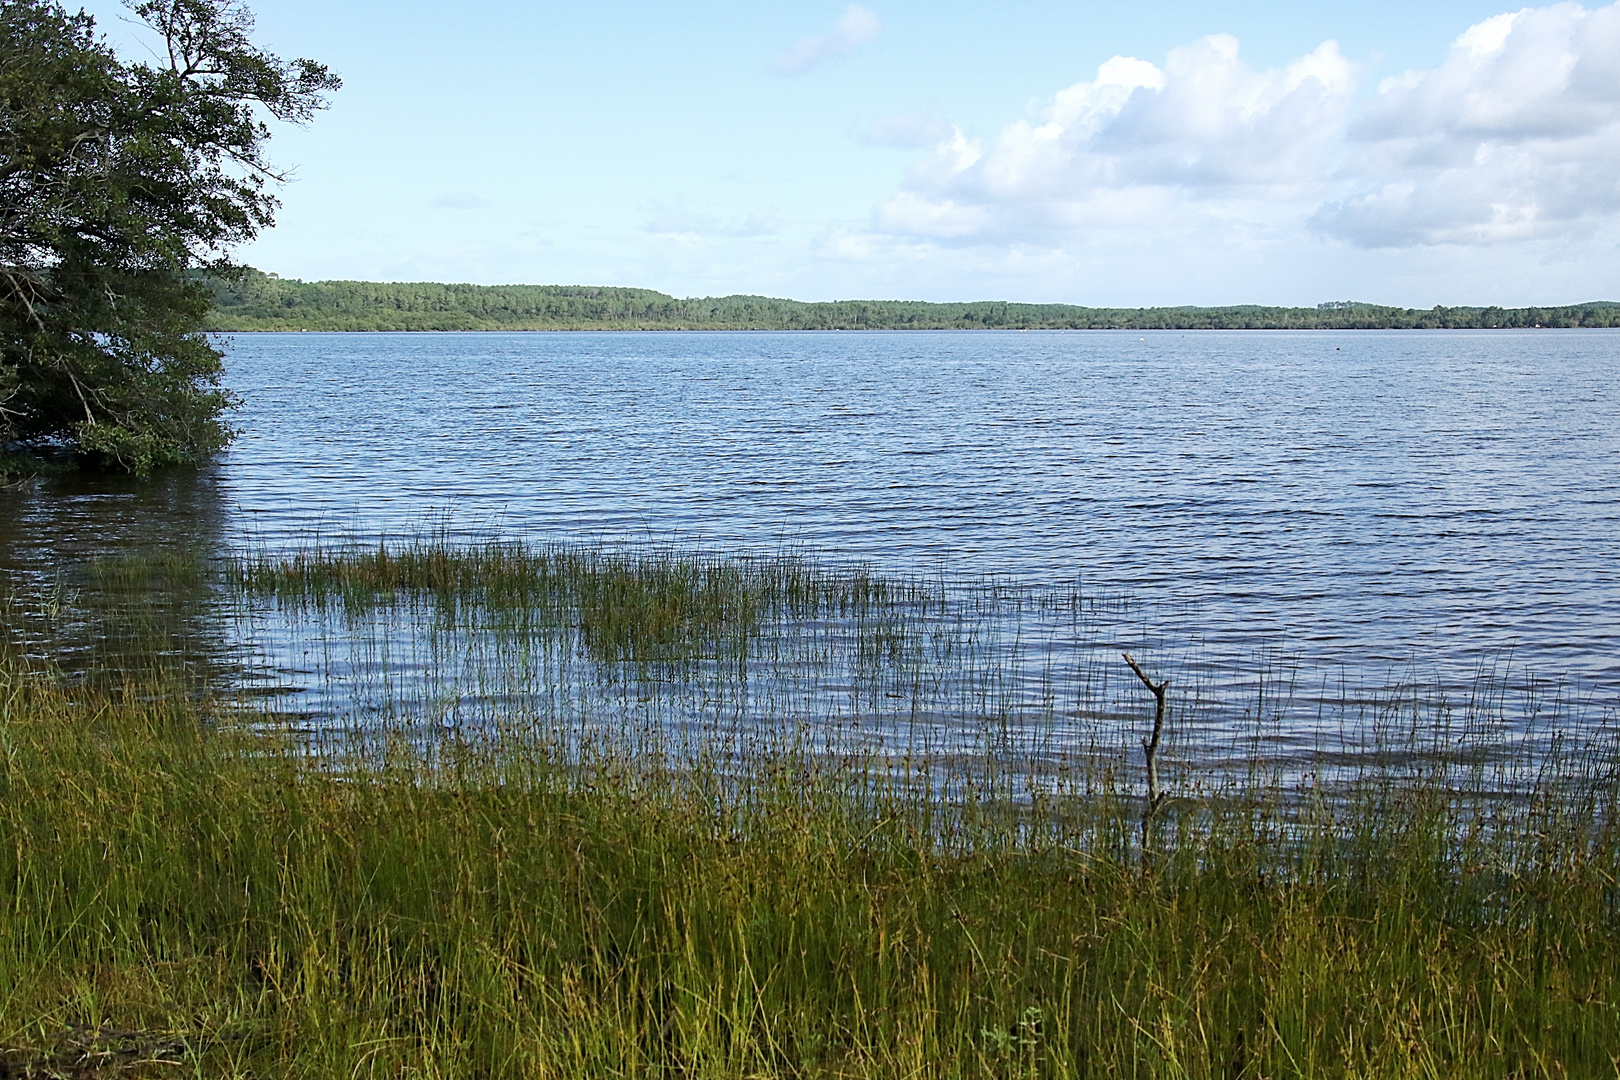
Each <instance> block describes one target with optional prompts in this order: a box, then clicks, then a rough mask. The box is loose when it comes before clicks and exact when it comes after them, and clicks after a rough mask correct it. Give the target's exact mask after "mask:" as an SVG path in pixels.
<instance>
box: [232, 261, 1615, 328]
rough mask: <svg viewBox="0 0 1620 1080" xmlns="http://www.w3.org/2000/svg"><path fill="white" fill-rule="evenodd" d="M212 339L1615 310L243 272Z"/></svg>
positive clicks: (1604, 320) (1569, 314)
mask: <svg viewBox="0 0 1620 1080" xmlns="http://www.w3.org/2000/svg"><path fill="white" fill-rule="evenodd" d="M210 284H211V287H212V288H213V290H214V294H215V299H216V303H217V306H216V308H215V310H214V313H213V314H212V315H211V316H210V318H209V320H208V323H207V329H209V330H216V331H227V332H228V331H251V330H984V329H995V330H1058V329H1062V330H1108V329H1114V330H1239V329H1268V330H1271V329H1277V330H1313V329H1314V330H1377V329H1425V328H1468V327H1480V328H1486V327H1529V326H1544V327H1547V326H1620V303H1614V302H1607V301H1605V302H1595V303H1588V304H1574V305H1570V306H1568V307H1548V308H1499V307H1487V308H1476V307H1454V308H1439V307H1437V308H1432V309H1428V310H1415V309H1411V308H1393V307H1379V306H1377V305H1373V304H1358V303H1336V304H1324V305H1322V306H1319V307H1314V308H1283V307H1258V306H1249V305H1245V306H1241V307H1219V308H1199V307H1161V308H1089V307H1075V306H1072V305H1069V304H1008V303H1001V302H997V301H977V302H973V303H965V304H929V303H923V302H921V301H913V300H840V301H837V302H834V303H825V304H810V303H802V302H800V301H797V300H776V299H772V298H770V297H765V296H721V297H706V298H703V299H690V300H678V299H676V298H675V297H672V296H666V295H664V294H663V293H659V292H653V291H652V290H650V289H618V288H598V287H595V286H581V285H439V284H433V283H428V282H422V283H415V282H412V283H378V282H368V281H297V280H294V279H290V278H278V277H275V276H274V275H269V274H261V273H258V272H257V271H253V272H250V273H249V274H248V275H247V276H246V277H245V278H244V279H243V280H242V281H240V282H238V283H230V282H224V281H218V280H215V281H211V283H210Z"/></svg>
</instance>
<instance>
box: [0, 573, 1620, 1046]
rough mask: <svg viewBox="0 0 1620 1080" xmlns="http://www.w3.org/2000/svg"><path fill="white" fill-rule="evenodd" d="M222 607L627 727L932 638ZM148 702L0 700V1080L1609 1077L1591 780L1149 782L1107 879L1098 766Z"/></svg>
mask: <svg viewBox="0 0 1620 1080" xmlns="http://www.w3.org/2000/svg"><path fill="white" fill-rule="evenodd" d="M503 552H504V554H502V553H503ZM520 556H521V557H520ZM503 560H504V561H503ZM569 560H573V561H572V562H570V561H569ZM110 576H114V577H116V575H110ZM225 579H226V587H227V588H228V589H229V590H230V591H232V592H233V594H237V595H243V596H249V597H253V596H256V597H260V598H265V597H270V598H278V599H276V603H277V604H278V605H281V607H282V608H283V609H284V610H286V611H299V610H302V611H305V612H318V611H319V610H323V609H324V610H327V611H330V612H334V613H337V614H336V616H335V617H339V618H340V622H341V624H342V625H368V626H369V625H374V624H373V623H371V622H368V620H371V619H373V618H374V617H375V616H376V615H377V614H378V613H379V611H382V612H384V613H386V614H387V615H388V616H389V618H390V619H404V620H406V621H416V622H435V621H437V622H441V623H442V622H444V621H445V620H450V621H452V622H458V625H459V626H460V628H461V630H462V631H465V630H466V629H467V628H468V627H469V626H476V627H482V628H485V629H487V628H488V627H490V626H491V625H494V622H496V621H498V622H500V625H502V626H504V627H508V628H509V627H512V626H514V625H516V624H517V623H519V622H522V621H523V620H525V619H527V620H532V621H533V622H534V623H535V624H537V625H544V626H551V627H555V628H557V632H558V633H564V634H567V635H573V636H569V637H567V638H566V640H567V642H569V643H570V645H569V648H570V649H574V650H575V651H577V652H578V654H579V655H578V662H579V663H580V664H582V665H584V667H582V668H580V669H579V670H580V671H582V672H584V671H594V672H596V673H597V674H596V675H595V676H592V677H595V678H599V679H603V680H609V681H611V680H613V679H615V678H617V679H620V682H618V683H617V684H615V685H617V686H618V687H619V691H618V693H619V696H618V698H617V700H620V701H623V702H625V703H626V705H625V707H626V708H627V709H634V708H636V707H639V703H641V702H642V693H641V691H640V690H637V691H636V692H630V691H628V690H626V687H629V686H632V685H633V686H634V687H640V688H643V689H645V688H646V687H649V686H652V685H654V684H658V685H665V686H667V685H669V684H670V683H671V682H672V681H675V680H679V679H684V678H688V677H692V676H693V673H694V672H696V673H697V675H699V676H701V675H702V673H703V672H704V671H707V670H709V668H711V667H713V668H716V669H720V668H734V667H735V659H736V656H737V652H736V650H737V649H738V648H741V649H743V652H744V653H746V654H747V655H749V656H756V657H757V656H758V655H759V652H760V649H761V647H762V646H761V643H762V642H763V643H765V647H768V648H769V649H772V650H778V649H781V648H782V647H783V646H782V645H781V641H780V639H781V636H782V635H783V634H785V633H787V632H788V629H786V628H790V627H792V626H794V625H802V626H804V627H806V629H805V630H804V632H805V633H812V630H814V628H817V627H820V628H825V627H826V626H827V625H829V624H833V623H836V621H837V618H839V617H841V616H840V613H841V612H842V613H843V614H844V616H848V617H852V618H855V619H856V620H857V623H856V624H855V625H858V626H870V627H875V628H876V629H874V630H873V631H872V633H873V634H877V633H878V631H879V630H881V631H882V633H884V634H888V635H889V636H888V637H874V638H871V640H882V641H886V642H889V643H890V644H891V645H892V644H893V643H894V642H895V641H900V642H901V645H900V646H896V647H898V648H899V649H900V651H901V652H902V653H904V651H905V647H904V641H905V640H906V630H905V625H903V624H902V623H903V620H902V623H896V622H894V621H892V620H891V621H889V622H883V621H882V620H880V619H879V618H878V616H879V614H880V613H882V612H891V613H892V612H894V611H896V610H902V611H903V610H915V611H917V612H919V613H920V612H924V611H926V610H932V607H931V605H939V604H941V603H942V601H941V599H940V596H939V594H937V593H935V592H933V591H931V590H930V589H928V588H924V587H922V586H909V587H908V586H901V585H895V584H893V583H884V582H881V581H877V580H874V579H873V578H872V577H870V576H869V575H864V576H863V575H862V574H860V573H858V572H854V571H848V572H845V571H835V570H827V569H824V568H818V567H816V566H814V565H813V564H807V563H805V562H803V561H798V562H795V561H794V560H792V559H781V560H775V561H772V560H761V561H758V562H756V563H753V564H749V563H746V562H738V561H725V560H715V561H709V562H704V561H703V560H701V559H697V558H693V557H686V556H677V555H674V554H669V553H664V554H658V553H645V554H641V555H634V554H632V555H623V556H621V555H612V554H605V553H594V554H592V553H582V552H579V551H570V550H568V549H520V548H506V549H499V548H486V549H480V550H479V551H476V552H462V553H460V554H458V553H457V552H455V551H452V550H449V549H446V548H444V547H434V546H432V545H421V546H418V547H416V548H415V549H410V548H406V549H395V550H392V551H388V550H383V551H371V552H347V553H324V554H323V553H318V552H317V553H306V554H305V555H304V556H302V557H299V556H294V557H290V558H284V559H281V558H266V559H259V560H250V561H245V562H240V563H235V564H233V565H232V566H231V567H230V568H229V570H228V572H227V573H226V574H225ZM907 588H911V589H912V590H913V591H910V592H908V591H906V589H907ZM960 610H961V609H958V611H960ZM480 611H481V612H483V615H479V616H475V614H474V613H476V612H480ZM525 613H527V614H525ZM593 613H594V614H593ZM773 613H775V614H773ZM780 613H786V614H785V615H780ZM497 615H499V616H500V619H499V620H496V618H495V617H496V616H497ZM779 615H780V617H779ZM342 620H346V621H342ZM592 620H594V622H593V621H592ZM862 620H864V621H862ZM587 623H589V624H590V625H591V626H593V627H594V629H588V628H587V626H586V624H587ZM339 624H340V623H333V624H332V625H339ZM526 632H527V631H526ZM815 632H820V631H819V630H818V631H815ZM542 636H543V635H542ZM855 636H856V639H857V640H867V639H864V638H861V637H860V635H859V634H856V635H855ZM446 640H450V639H446ZM453 640H455V641H457V642H460V643H461V645H459V646H458V647H462V648H465V647H467V646H466V642H467V641H468V640H470V639H468V638H466V637H457V638H454V639H453ZM547 640H550V639H547ZM739 640H741V641H743V642H745V643H752V644H746V645H745V646H738V645H736V644H735V643H736V642H737V641H739ZM814 640H816V641H822V642H825V641H828V640H831V639H830V638H825V637H822V638H815V639H814ZM592 642H594V643H595V644H592ZM491 655H492V656H494V657H495V658H496V659H498V661H499V663H498V664H492V666H491V668H490V669H489V670H491V671H493V670H495V669H496V668H498V667H499V666H500V665H509V666H511V668H512V670H514V671H516V670H517V669H518V668H519V667H520V666H521V664H524V663H529V662H531V660H532V657H531V659H530V660H524V659H523V658H522V657H523V656H527V655H529V654H517V653H511V652H503V651H500V650H495V651H494V652H493V653H492V654H491ZM818 655H819V654H818ZM958 655H970V654H958ZM971 655H977V654H971ZM638 668H640V669H642V672H643V673H642V675H641V676H637V678H638V679H640V680H641V681H639V682H631V681H627V680H628V679H629V677H628V676H626V675H622V674H621V675H619V676H615V675H614V674H613V673H614V672H621V673H623V672H626V671H634V670H636V669H638ZM154 669H155V670H157V671H159V672H160V673H158V674H148V675H145V676H142V675H140V674H139V673H127V674H126V675H125V676H124V677H122V678H121V679H119V680H105V679H103V680H96V679H89V680H87V679H83V678H68V677H65V676H63V675H60V674H58V673H56V672H53V671H52V670H50V669H49V667H47V666H45V665H42V664H41V663H39V662H37V661H30V660H26V659H21V658H17V657H13V658H12V659H10V660H9V661H7V662H6V663H5V664H4V665H3V666H0V881H3V882H4V883H5V890H6V891H5V898H6V903H5V905H4V906H3V908H0V1044H3V1045H4V1046H5V1047H6V1051H5V1054H6V1057H5V1060H6V1062H7V1064H6V1065H4V1066H0V1074H4V1075H11V1076H19V1075H21V1076H31V1077H32V1076H39V1077H43V1076H46V1075H75V1073H74V1070H75V1069H76V1068H81V1066H82V1065H84V1064H85V1063H87V1062H88V1063H92V1064H93V1063H95V1062H100V1063H102V1064H104V1065H105V1066H106V1068H107V1070H108V1071H104V1072H103V1073H102V1075H110V1074H112V1072H116V1071H118V1070H124V1071H127V1072H129V1073H131V1074H138V1075H152V1076H172V1075H203V1076H250V1075H251V1076H278V1077H279V1076H311V1077H316V1076H318V1077H339V1076H342V1077H381V1076H389V1077H398V1076H466V1077H508V1076H510V1077H520V1076H521V1077H530V1076H592V1077H595V1076H604V1075H668V1076H715V1077H744V1076H782V1077H801V1076H802V1077H812V1076H874V1077H876V1076H883V1077H897V1076H940V1077H957V1076H987V1077H1001V1076H1139V1077H1291V1076H1297V1077H1415V1076H1424V1077H1470V1078H1472V1077H1503V1078H1507V1077H1515V1078H1517V1077H1540V1076H1546V1077H1554V1076H1557V1077H1563V1076H1611V1077H1612V1076H1616V1075H1620V1064H1617V1060H1616V1057H1615V1053H1616V1048H1617V1047H1620V1008H1617V1006H1620V929H1617V925H1620V924H1617V915H1620V890H1617V885H1616V880H1617V877H1620V831H1617V827H1616V819H1615V810H1616V809H1617V806H1616V800H1617V797H1620V790H1617V785H1616V774H1615V762H1614V758H1613V754H1612V748H1610V749H1605V748H1599V749H1598V750H1597V751H1595V752H1594V751H1593V750H1591V749H1590V748H1583V749H1582V750H1581V751H1580V752H1566V753H1553V754H1550V755H1548V756H1545V757H1543V758H1542V759H1540V760H1539V762H1538V763H1537V764H1538V771H1537V772H1536V773H1535V774H1534V777H1533V780H1532V781H1531V782H1530V783H1528V784H1527V785H1525V786H1522V787H1521V788H1520V789H1519V790H1517V791H1514V792H1512V793H1505V794H1491V793H1490V792H1491V789H1489V788H1482V787H1481V786H1480V784H1479V782H1478V781H1479V776H1478V774H1477V772H1476V771H1475V770H1473V769H1472V768H1471V767H1470V766H1468V765H1467V764H1458V763H1453V762H1449V761H1448V759H1445V758H1441V757H1436V756H1434V755H1432V754H1429V753H1426V752H1424V751H1426V750H1427V749H1428V747H1427V746H1426V745H1425V746H1420V745H1416V743H1417V742H1419V741H1420V740H1419V739H1418V737H1417V736H1415V735H1414V736H1413V737H1412V738H1413V741H1414V745H1413V746H1412V747H1410V748H1409V749H1410V750H1412V751H1413V752H1412V753H1410V754H1408V755H1405V756H1396V757H1388V756H1386V757H1380V758H1376V759H1371V758H1370V759H1368V760H1367V761H1365V762H1364V763H1362V764H1361V765H1359V766H1358V767H1357V768H1356V769H1355V770H1354V774H1353V775H1351V776H1349V777H1348V778H1346V779H1343V780H1342V781H1341V782H1340V783H1338V784H1337V785H1335V787H1334V788H1333V790H1332V792H1331V793H1328V792H1326V791H1324V789H1323V788H1322V787H1321V786H1320V785H1318V784H1316V783H1314V782H1313V781H1311V780H1309V779H1306V780H1302V781H1300V782H1298V783H1295V782H1292V781H1288V782H1284V781H1281V780H1277V779H1267V774H1266V773H1264V771H1260V772H1256V773H1254V774H1252V775H1250V776H1249V777H1248V778H1247V779H1242V780H1237V781H1222V782H1220V783H1216V784H1211V785H1207V786H1205V787H1199V786H1197V785H1194V784H1190V783H1187V782H1185V780H1184V779H1183V780H1181V781H1179V782H1178V788H1177V790H1178V793H1179V796H1180V797H1178V798H1176V799H1174V800H1172V801H1171V802H1170V803H1168V804H1167V805H1166V806H1165V807H1163V808H1162V809H1161V810H1160V812H1159V813H1158V815H1156V816H1155V818H1154V819H1153V821H1152V823H1151V827H1150V829H1149V830H1148V831H1147V834H1146V840H1145V842H1144V834H1143V832H1142V830H1141V813H1142V802H1141V799H1140V792H1139V790H1138V788H1139V783H1138V781H1137V779H1136V777H1135V776H1134V774H1133V773H1129V772H1125V771H1122V770H1121V769H1119V768H1118V764H1117V762H1116V761H1115V760H1114V759H1112V758H1109V757H1107V756H1098V757H1096V758H1095V759H1091V760H1089V761H1088V760H1087V759H1085V758H1082V757H1070V758H1067V759H1065V764H1064V765H1063V767H1061V768H1052V769H1045V770H1037V771H1036V772H1034V773H1033V774H1031V773H1029V772H1027V771H1026V772H1024V773H1019V774H1017V775H1015V774H1014V773H1013V772H1010V771H1002V772H998V771H996V770H994V769H986V768H983V767H981V766H980V765H975V764H974V763H973V762H970V761H964V760H963V759H961V758H960V757H952V756H942V757H939V758H930V757H928V756H926V755H918V756H914V757H909V758H905V759H897V758H896V757H895V756H894V755H893V754H892V753H890V752H888V751H886V750H883V749H882V748H873V747H870V746H866V745H865V744H860V745H855V744H849V745H839V746H837V747H836V748H835V750H836V752H833V753H829V752H828V746H827V744H826V743H824V742H820V741H818V740H817V739H816V737H815V736H814V735H813V734H809V735H807V734H806V729H804V728H803V727H796V726H784V727H782V728H778V729H774V730H772V729H759V728H755V729H752V730H751V732H750V733H747V734H745V735H743V736H742V737H741V738H740V739H739V738H736V737H726V738H719V739H712V738H711V739H708V740H707V741H705V740H703V739H698V740H693V739H691V738H687V737H685V736H679V737H678V736H677V735H676V734H675V733H673V732H670V731H666V730H664V729H662V728H660V727H658V726H657V725H653V726H648V725H646V724H643V723H639V722H638V723H628V722H626V723H620V724H597V725H588V724H585V723H584V722H583V718H582V714H579V713H577V712H567V711H565V712H558V711H556V710H552V709H539V708H536V707H534V706H533V705H532V703H531V704H527V705H526V704H523V703H522V702H520V701H518V700H517V699H515V698H514V699H504V700H507V701H508V704H507V705H506V706H505V707H502V708H498V709H491V710H490V711H488V712H487V713H485V714H483V715H482V722H480V723H478V724H467V725H457V726H453V727H443V726H439V727H435V728H433V729H432V732H431V734H429V733H425V732H424V731H423V729H422V728H421V727H420V726H419V725H417V724H415V723H414V722H412V721H411V720H410V718H408V717H405V716H404V715H403V714H401V713H398V712H391V713H385V714H376V713H371V714H367V715H366V716H364V717H362V716H360V714H358V713H356V714H354V715H352V716H350V717H348V718H346V719H338V720H334V721H332V722H333V723H336V724H337V725H338V726H337V728H336V729H335V730H334V731H333V732H331V733H330V735H329V736H328V737H327V738H325V739H323V740H321V741H320V742H319V743H318V750H319V752H312V749H313V748H315V747H316V746H317V744H315V743H312V742H311V740H310V739H309V738H308V737H307V736H306V734H304V733H302V732H301V731H300V730H299V728H298V727H297V726H296V725H294V724H292V723H290V722H288V719H287V718H284V717H278V716H277V715H276V714H274V713H270V712H266V711H263V710H260V709H257V708H244V707H243V706H242V705H241V704H240V703H239V702H237V701H236V700H235V699H233V698H229V697H221V696H218V695H209V694H207V693H200V692H199V691H198V683H197V681H196V680H194V679H190V678H186V679H181V678H180V677H179V676H178V675H176V674H175V672H176V671H177V668H176V667H175V665H172V664H158V665H154ZM683 672H684V674H683ZM513 677H514V678H515V677H516V676H513ZM584 677H586V676H584V675H582V676H581V678H584ZM547 678H548V679H550V678H551V676H548V677H547ZM489 690H490V688H489V687H488V686H486V687H485V691H486V692H488V691H489ZM494 696H495V697H497V698H498V697H499V695H494ZM706 700H707V699H706ZM638 715H639V714H638ZM345 725H348V726H345ZM863 746H864V748H863ZM953 772H956V773H960V774H962V775H965V776H966V777H967V778H968V781H969V782H964V783H959V784H942V783H941V782H940V779H939V778H940V777H941V776H942V775H947V774H951V773H953ZM941 790H946V791H948V792H949V793H950V794H949V797H948V798H945V799H941V798H940V797H939V792H940V791H941ZM98 1055H99V1056H98ZM53 1069H54V1070H56V1071H55V1072H54V1073H53V1072H52V1071H51V1070H53ZM82 1074H84V1073H83V1072H82V1070H81V1072H80V1073H79V1075H82Z"/></svg>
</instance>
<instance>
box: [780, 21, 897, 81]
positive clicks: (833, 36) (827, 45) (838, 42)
mask: <svg viewBox="0 0 1620 1080" xmlns="http://www.w3.org/2000/svg"><path fill="white" fill-rule="evenodd" d="M882 28H883V27H882V24H881V23H879V22H878V17H877V16H876V15H874V14H873V13H872V12H871V11H870V10H868V9H867V8H863V7H861V6H860V5H859V4H851V5H850V6H849V7H848V8H846V9H845V11H844V13H843V14H842V15H841V16H839V18H838V21H837V22H835V23H834V24H833V26H832V29H831V30H829V31H828V32H827V33H825V34H819V35H817V36H815V37H807V38H805V39H803V40H802V41H800V42H798V43H797V44H796V45H794V46H793V47H792V48H790V49H788V50H787V51H786V52H784V53H782V55H780V56H778V57H777V58H776V62H775V63H774V64H773V65H772V67H774V68H775V69H776V70H777V71H778V72H780V73H782V74H783V75H801V74H803V73H804V72H806V71H809V70H810V69H811V68H815V67H820V66H821V65H822V64H825V63H826V62H827V61H829V60H836V59H837V58H838V57H840V56H847V55H848V54H850V53H852V52H854V51H855V50H856V49H858V48H860V47H861V46H862V45H865V44H866V43H867V42H868V41H871V40H872V39H873V38H875V37H877V36H878V31H879V30H881V29H882Z"/></svg>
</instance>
